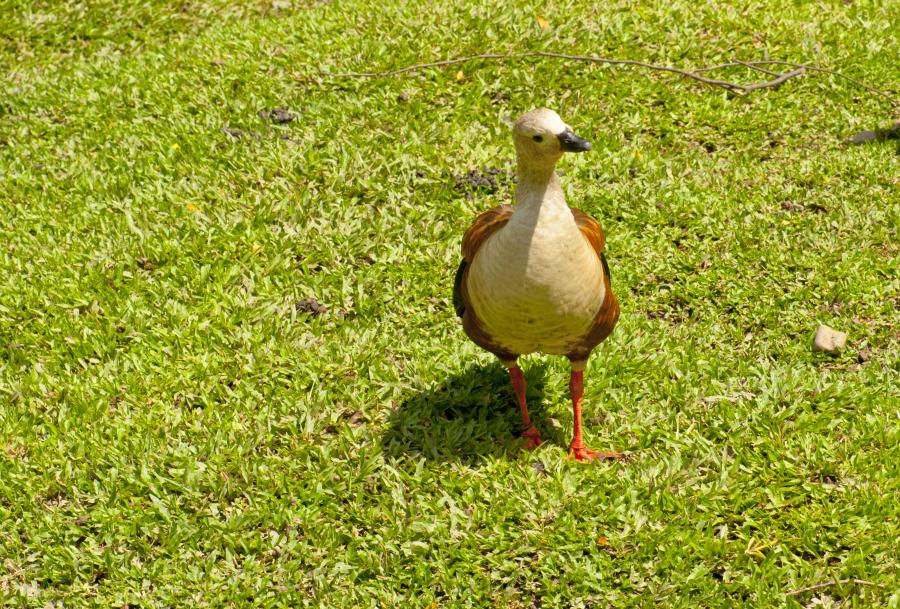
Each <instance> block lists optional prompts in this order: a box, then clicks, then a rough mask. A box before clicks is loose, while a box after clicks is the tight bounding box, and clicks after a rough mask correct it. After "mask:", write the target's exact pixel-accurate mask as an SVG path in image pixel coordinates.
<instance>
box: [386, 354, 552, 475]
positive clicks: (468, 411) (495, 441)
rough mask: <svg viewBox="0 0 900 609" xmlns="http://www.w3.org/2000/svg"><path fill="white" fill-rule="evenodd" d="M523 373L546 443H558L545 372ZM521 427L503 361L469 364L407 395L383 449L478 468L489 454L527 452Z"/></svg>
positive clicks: (540, 369)
mask: <svg viewBox="0 0 900 609" xmlns="http://www.w3.org/2000/svg"><path fill="white" fill-rule="evenodd" d="M523 372H524V374H525V381H526V384H527V388H526V399H527V402H528V409H529V413H530V415H531V419H532V421H533V422H534V424H535V425H536V426H537V427H538V429H540V430H541V432H542V434H543V439H544V441H545V442H547V441H549V442H552V443H558V442H559V441H560V438H555V437H553V436H554V435H555V434H554V433H553V431H554V430H553V429H552V428H551V426H550V425H548V424H547V418H546V412H545V410H544V404H543V398H544V379H545V378H546V374H547V373H546V368H544V367H543V366H541V365H537V366H531V367H529V368H528V369H526V370H523ZM521 426H522V422H521V417H520V414H519V407H518V405H517V403H516V398H515V394H514V393H513V390H512V386H511V384H510V381H509V374H508V372H507V370H506V368H505V367H503V366H502V365H500V364H499V363H494V364H492V365H489V366H470V367H468V368H466V369H465V370H463V371H462V372H459V373H457V374H454V375H453V376H451V377H450V378H448V379H446V380H444V381H443V382H442V383H440V384H439V385H437V386H435V387H432V388H429V389H426V390H423V391H419V392H416V393H414V394H412V395H410V396H409V397H407V398H406V399H405V400H404V401H403V402H402V403H401V404H400V405H399V406H398V407H397V408H396V409H395V410H394V411H393V412H392V413H391V415H390V419H389V421H388V425H387V428H386V430H385V432H384V434H383V435H382V438H381V448H382V451H383V452H384V454H386V455H389V456H395V457H399V456H421V457H424V458H425V459H428V460H430V461H457V462H463V463H466V464H470V465H477V464H478V462H480V461H482V460H483V457H485V456H503V455H508V454H510V453H516V452H518V451H519V450H522V448H521V443H520V442H518V441H517V440H518V438H519V435H520V431H521ZM547 432H550V434H549V435H548V433H547Z"/></svg>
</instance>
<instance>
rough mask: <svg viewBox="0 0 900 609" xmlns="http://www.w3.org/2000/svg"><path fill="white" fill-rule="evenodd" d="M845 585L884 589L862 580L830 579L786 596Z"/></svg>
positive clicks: (788, 593) (879, 585) (881, 586)
mask: <svg viewBox="0 0 900 609" xmlns="http://www.w3.org/2000/svg"><path fill="white" fill-rule="evenodd" d="M845 584H857V585H860V586H875V587H876V588H884V586H883V585H881V584H876V583H875V582H870V581H866V580H864V579H832V580H831V581H827V582H822V583H821V584H815V585H813V586H807V587H805V588H800V589H798V590H791V591H790V592H787V593H786V595H787V596H797V595H798V594H803V593H804V592H812V591H813V590H820V589H822V588H828V587H830V586H843V585H845Z"/></svg>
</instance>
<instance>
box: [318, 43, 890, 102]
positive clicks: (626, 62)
mask: <svg viewBox="0 0 900 609" xmlns="http://www.w3.org/2000/svg"><path fill="white" fill-rule="evenodd" d="M525 57H551V58H554V59H564V60H569V61H585V62H589V63H602V64H608V65H620V66H635V67H639V68H645V69H647V70H655V71H658V72H669V73H671V74H677V75H679V76H682V77H684V78H690V79H692V80H696V81H698V82H701V83H703V84H705V85H709V86H713V87H722V88H724V89H728V90H729V91H733V92H736V93H741V94H745V93H750V92H751V91H756V90H758V89H767V88H770V87H777V86H778V85H780V84H782V83H783V82H785V81H786V80H789V79H791V78H793V77H795V76H800V75H801V74H803V73H804V72H806V71H810V72H822V73H824V74H831V75H833V76H838V77H840V78H843V79H844V80H847V81H849V82H852V83H853V84H855V85H857V86H859V87H862V88H863V89H866V90H867V91H870V92H872V93H875V94H877V95H880V96H881V97H883V98H885V99H887V100H888V101H889V102H890V103H891V105H893V106H900V101H898V100H896V99H894V98H893V97H891V96H890V95H889V94H887V93H885V92H884V91H880V90H878V89H876V88H874V87H870V86H869V85H866V84H864V83H862V82H860V81H858V80H856V79H853V78H850V77H849V76H845V75H843V74H841V73H840V72H836V71H834V70H829V69H827V68H819V67H816V66H811V65H808V64H800V63H793V62H789V61H776V60H762V61H738V60H734V61H732V62H730V63H723V64H719V65H715V66H708V67H705V68H698V69H696V70H682V69H680V68H673V67H671V66H662V65H658V64H653V63H647V62H644V61H637V60H635V59H609V58H606V57H594V56H592V55H567V54H565V53H551V52H548V51H530V52H527V53H509V54H503V53H482V54H480V55H470V56H468V57H457V58H454V59H445V60H443V61H434V62H429V63H418V64H415V65H411V66H406V67H403V68H397V69H396V70H388V71H387V72H349V73H345V74H330V73H325V74H323V76H326V77H330V78H384V77H388V76H396V75H398V74H405V73H406V72H414V71H416V70H423V69H425V68H439V67H444V66H451V65H455V64H459V63H467V62H470V61H477V60H479V59H482V60H494V61H503V60H507V59H521V58H525ZM775 65H779V66H786V67H790V68H793V69H792V70H790V71H789V72H784V73H779V72H774V71H772V70H768V69H766V68H764V67H763V66H775ZM733 67H745V68H750V69H751V70H755V71H757V72H763V73H765V74H768V75H770V76H774V77H775V78H773V79H771V80H767V81H763V82H757V83H751V84H748V85H744V84H740V83H736V82H730V81H727V80H719V79H715V78H707V77H705V76H702V73H705V72H711V71H713V70H721V69H723V68H733Z"/></svg>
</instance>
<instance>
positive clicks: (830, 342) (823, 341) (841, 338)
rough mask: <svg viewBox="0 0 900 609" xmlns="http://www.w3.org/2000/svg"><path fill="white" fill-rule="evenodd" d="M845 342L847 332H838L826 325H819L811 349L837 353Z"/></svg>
mask: <svg viewBox="0 0 900 609" xmlns="http://www.w3.org/2000/svg"><path fill="white" fill-rule="evenodd" d="M846 344H847V333H846V332H838V331H837V330H833V329H831V328H829V327H828V326H826V325H821V326H819V329H818V330H816V337H815V338H814V339H813V351H824V352H825V353H837V352H839V351H840V350H841V349H843V348H844V345H846Z"/></svg>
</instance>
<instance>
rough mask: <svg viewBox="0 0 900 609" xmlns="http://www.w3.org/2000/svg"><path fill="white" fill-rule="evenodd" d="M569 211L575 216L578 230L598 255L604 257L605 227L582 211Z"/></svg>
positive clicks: (572, 208) (573, 209)
mask: <svg viewBox="0 0 900 609" xmlns="http://www.w3.org/2000/svg"><path fill="white" fill-rule="evenodd" d="M569 209H571V210H572V215H573V216H575V224H577V225H578V230H580V231H581V234H582V235H584V238H585V239H587V240H588V241H589V242H590V244H591V246H592V247H593V248H594V251H595V252H597V255H598V256H601V257H602V256H603V248H604V246H605V245H606V235H604V234H603V227H601V226H600V223H599V222H597V221H596V220H594V219H593V218H592V217H590V216H589V215H587V214H586V213H584V212H583V211H581V210H580V209H575V208H574V207H570V208H569Z"/></svg>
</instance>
